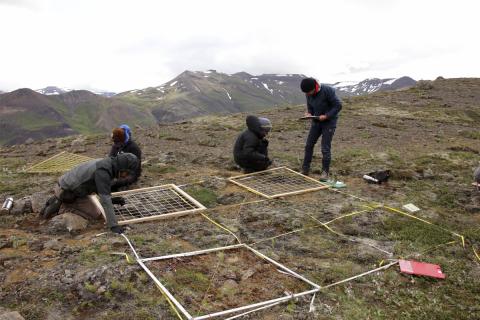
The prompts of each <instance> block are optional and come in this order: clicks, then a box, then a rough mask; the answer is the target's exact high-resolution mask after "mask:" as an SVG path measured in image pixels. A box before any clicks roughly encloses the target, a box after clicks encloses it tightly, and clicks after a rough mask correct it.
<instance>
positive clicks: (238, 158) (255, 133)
mask: <svg viewBox="0 0 480 320" xmlns="http://www.w3.org/2000/svg"><path fill="white" fill-rule="evenodd" d="M246 123H247V129H246V130H245V131H243V132H242V133H241V134H240V135H239V136H238V138H237V140H236V141H235V146H234V148H233V158H234V160H235V162H236V163H237V164H238V165H239V166H240V167H241V168H242V169H243V170H244V172H245V173H251V172H257V171H262V170H265V169H267V168H268V167H269V166H270V165H271V164H272V161H271V160H270V159H269V158H268V140H267V139H266V136H267V134H268V132H270V130H271V129H272V124H271V122H270V120H268V119H267V118H258V117H255V116H247V118H246Z"/></svg>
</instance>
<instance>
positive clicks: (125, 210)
mask: <svg viewBox="0 0 480 320" xmlns="http://www.w3.org/2000/svg"><path fill="white" fill-rule="evenodd" d="M112 197H123V198H124V199H125V205H123V206H121V205H114V210H115V216H116V217H117V220H118V224H129V223H136V222H142V221H148V220H155V219H163V218H167V217H172V216H178V215H184V214H188V213H192V212H196V211H200V210H205V209H206V208H205V207H204V206H203V205H202V204H201V203H200V202H198V201H197V200H195V199H194V198H192V197H191V196H190V195H188V194H187V193H186V192H185V191H183V190H181V189H180V188H178V187H177V186H176V185H174V184H167V185H163V186H156V187H151V188H142V189H135V190H129V191H122V192H114V193H112ZM97 206H99V209H100V210H101V211H102V213H104V211H103V207H102V206H101V205H100V203H99V202H98V201H97ZM104 216H105V214H104Z"/></svg>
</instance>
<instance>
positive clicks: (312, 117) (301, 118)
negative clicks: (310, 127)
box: [298, 116, 318, 120]
mask: <svg viewBox="0 0 480 320" xmlns="http://www.w3.org/2000/svg"><path fill="white" fill-rule="evenodd" d="M310 119H317V120H318V116H303V117H300V118H298V120H310Z"/></svg>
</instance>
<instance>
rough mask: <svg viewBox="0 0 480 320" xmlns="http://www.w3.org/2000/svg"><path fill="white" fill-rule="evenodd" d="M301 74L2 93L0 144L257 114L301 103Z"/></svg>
mask: <svg viewBox="0 0 480 320" xmlns="http://www.w3.org/2000/svg"><path fill="white" fill-rule="evenodd" d="M304 77H305V75H302V74H263V75H259V76H254V75H250V74H248V73H246V72H239V73H235V74H226V73H221V72H217V71H215V70H208V71H203V72H202V71H184V72H183V73H181V74H180V75H178V76H177V77H175V78H174V79H172V80H170V81H168V82H166V83H164V84H162V85H159V86H156V87H148V88H144V89H136V90H130V91H126V92H122V93H119V94H114V93H112V92H103V93H93V92H90V91H86V90H71V89H66V88H59V87H54V86H49V87H46V88H43V89H38V90H35V91H34V90H31V89H26V88H24V89H18V90H15V91H12V92H8V93H3V94H0V129H1V130H2V132H3V134H2V136H1V138H0V144H17V143H23V142H25V141H27V140H28V139H33V140H37V139H43V138H48V137H59V136H66V135H71V134H78V133H81V134H90V133H100V132H108V131H110V130H111V128H112V127H114V126H118V125H119V124H120V123H128V124H130V125H132V126H150V125H154V124H156V123H169V122H175V121H184V120H188V119H191V118H194V117H198V116H204V115H209V114H229V113H237V112H256V111H259V110H263V109H268V108H275V107H280V106H287V105H298V104H303V103H305V95H304V94H303V93H302V92H301V91H300V90H299V83H300V81H301V79H302V78H304ZM415 83H416V82H415V80H413V79H411V78H409V77H402V78H398V79H367V80H364V81H362V82H358V83H344V82H339V83H334V84H331V85H332V86H333V87H335V89H336V90H337V93H338V94H339V95H340V96H342V97H346V96H356V95H362V94H369V93H374V92H378V91H388V90H398V89H403V88H407V87H411V86H413V85H415Z"/></svg>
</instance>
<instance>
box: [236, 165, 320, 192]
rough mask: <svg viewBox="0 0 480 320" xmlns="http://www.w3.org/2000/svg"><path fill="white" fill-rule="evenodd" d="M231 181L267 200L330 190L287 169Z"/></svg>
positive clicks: (272, 170) (276, 169) (248, 175)
mask: <svg viewBox="0 0 480 320" xmlns="http://www.w3.org/2000/svg"><path fill="white" fill-rule="evenodd" d="M229 180H230V181H231V182H233V183H235V184H237V185H239V186H241V187H243V188H246V189H247V190H249V191H252V192H254V193H257V194H260V195H262V196H264V197H266V198H276V197H281V196H285V195H290V194H297V193H303V192H308V191H315V190H320V189H325V188H328V186H327V185H325V184H323V183H321V182H319V181H317V180H315V179H312V178H309V177H307V176H304V175H302V174H300V173H298V172H295V171H293V170H291V169H289V168H286V167H280V168H274V169H270V170H265V171H260V172H256V173H251V174H246V175H242V176H237V177H232V178H230V179H229Z"/></svg>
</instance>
